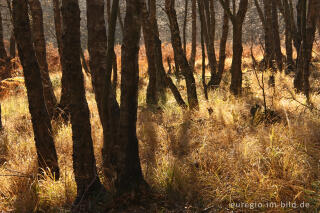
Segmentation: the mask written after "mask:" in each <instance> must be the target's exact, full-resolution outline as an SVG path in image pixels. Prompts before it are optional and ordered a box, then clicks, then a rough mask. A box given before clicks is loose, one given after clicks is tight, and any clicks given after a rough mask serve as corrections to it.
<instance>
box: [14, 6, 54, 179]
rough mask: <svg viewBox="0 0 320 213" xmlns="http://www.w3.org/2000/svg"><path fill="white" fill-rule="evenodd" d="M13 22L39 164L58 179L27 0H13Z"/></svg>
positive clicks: (50, 128)
mask: <svg viewBox="0 0 320 213" xmlns="http://www.w3.org/2000/svg"><path fill="white" fill-rule="evenodd" d="M13 23H14V33H15V38H16V40H17V43H18V52H19V57H20V61H21V64H22V67H23V74H24V77H25V85H26V88H27V96H28V102H29V111H30V114H31V121H32V127H33V132H34V139H35V143H36V149H37V156H38V164H39V167H40V168H42V169H44V170H46V169H47V168H49V169H50V171H51V172H52V173H54V175H55V178H56V179H59V176H60V173H59V166H58V159H57V153H56V149H55V146H54V141H53V137H52V135H51V133H52V127H51V122H50V117H49V114H48V112H47V110H46V106H45V100H44V97H43V86H42V83H41V82H42V81H41V73H40V67H39V64H38V62H37V58H36V55H35V50H34V48H33V44H32V38H31V29H30V22H29V17H28V3H27V0H14V1H13Z"/></svg>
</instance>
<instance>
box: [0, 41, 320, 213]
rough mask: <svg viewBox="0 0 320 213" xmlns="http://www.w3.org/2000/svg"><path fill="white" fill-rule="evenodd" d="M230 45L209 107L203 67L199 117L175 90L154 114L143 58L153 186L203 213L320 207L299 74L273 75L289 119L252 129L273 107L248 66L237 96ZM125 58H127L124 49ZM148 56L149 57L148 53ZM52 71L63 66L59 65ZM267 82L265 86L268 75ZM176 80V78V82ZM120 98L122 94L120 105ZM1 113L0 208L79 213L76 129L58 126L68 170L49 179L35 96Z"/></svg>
mask: <svg viewBox="0 0 320 213" xmlns="http://www.w3.org/2000/svg"><path fill="white" fill-rule="evenodd" d="M163 48H164V59H165V58H166V57H168V56H171V57H172V56H173V55H172V50H171V47H170V45H167V44H164V45H163ZM188 48H190V47H189V46H188ZM228 48H229V49H228V51H227V55H228V57H229V58H228V59H227V61H226V64H227V65H226V67H227V71H226V72H225V75H224V79H223V82H222V85H221V88H219V89H217V90H216V91H210V92H209V101H207V100H205V98H204V95H203V87H202V84H201V81H200V80H201V77H200V73H201V70H200V68H201V66H197V65H196V67H199V70H197V72H196V79H197V85H198V86H197V92H198V97H199V102H200V109H199V111H195V112H189V111H187V110H184V109H181V108H180V107H179V106H178V105H177V104H176V102H175V100H174V98H173V97H172V95H171V93H170V91H169V90H168V94H167V97H168V101H167V103H166V104H165V105H163V106H162V107H161V108H162V109H161V111H158V112H156V113H154V111H152V110H150V109H148V108H146V104H145V97H146V96H145V94H146V86H147V83H148V80H147V78H146V76H147V75H146V72H147V70H146V69H147V61H146V59H145V58H141V61H140V66H141V67H142V68H141V70H142V71H141V75H140V83H139V86H140V92H139V109H138V122H137V134H138V139H139V145H140V158H141V163H142V168H143V174H144V176H145V179H146V180H147V181H148V183H149V184H150V186H152V189H153V190H154V191H156V192H157V193H158V194H160V195H161V196H163V198H164V199H166V200H168V201H170V202H177V203H179V202H182V203H188V205H192V206H197V207H198V208H199V209H204V208H205V207H208V206H217V207H218V206H221V208H222V209H221V210H222V211H223V210H224V208H226V207H228V204H229V203H230V202H248V203H249V202H281V201H284V202H289V201H292V202H293V201H296V202H298V203H299V202H303V201H304V202H308V203H310V205H311V207H310V209H309V210H315V209H317V208H319V206H320V197H319V194H320V193H319V192H320V179H319V175H320V170H319V168H320V167H319V166H320V164H319V162H320V161H319V160H320V152H319V150H320V131H319V129H320V117H319V112H318V111H317V110H313V111H310V110H309V109H307V108H306V107H304V106H302V105H301V104H300V103H303V104H305V103H306V100H305V97H304V96H303V95H296V94H294V92H293V91H294V89H293V88H292V80H293V79H292V76H286V75H285V74H283V73H280V72H279V73H277V74H276V76H275V77H276V87H275V88H272V87H269V86H268V84H267V82H268V78H269V76H270V75H271V73H270V72H269V71H267V72H265V73H264V78H265V79H264V82H265V89H266V102H267V106H268V108H269V109H271V110H273V111H275V112H276V113H277V114H278V115H279V116H280V117H281V120H280V121H278V122H276V123H268V122H260V123H257V124H256V123H254V122H252V115H251V114H250V109H251V107H253V106H254V105H255V104H260V105H262V104H263V97H262V90H261V89H260V87H259V85H258V81H257V79H256V77H255V75H254V73H253V72H252V71H251V70H250V67H247V68H244V70H246V71H245V72H244V83H243V86H244V94H243V97H240V98H235V97H233V96H232V95H231V94H230V92H229V85H228V82H230V80H229V79H230V74H229V72H228V68H229V67H230V64H231V60H230V56H231V53H230V47H228ZM188 51H189V49H188ZM255 51H256V52H255V53H256V54H257V58H259V57H260V58H261V55H259V52H258V49H256V50H255ZM116 53H117V54H120V52H119V47H117V48H116ZM55 54H57V53H55ZM140 54H141V55H140V56H141V57H143V55H144V53H143V51H142V52H141V53H140ZM200 54H201V53H200V50H198V56H197V61H196V63H197V64H199V65H201V57H200ZM244 55H245V56H246V57H245V58H244V62H245V63H247V64H250V63H251V61H250V58H248V57H249V55H248V53H245V54H244ZM119 58H120V57H118V63H119V67H120V60H119ZM55 60H56V59H55ZM49 64H50V67H55V66H57V64H56V62H50V63H49ZM165 65H167V64H166V63H165ZM166 69H167V66H166ZM119 70H120V69H119ZM207 72H208V73H209V70H208V71H207ZM258 76H259V78H260V79H261V73H258ZM51 78H52V81H53V85H54V87H55V92H56V95H57V96H58V97H59V95H60V86H61V84H60V83H59V82H60V79H61V75H60V74H59V73H56V72H53V73H51ZM119 79H120V76H119ZM172 79H173V80H175V79H174V77H173V76H172ZM119 82H120V81H119ZM311 82H312V83H313V85H312V86H314V85H316V83H317V82H316V81H315V80H314V79H312V81H311ZM85 85H86V89H87V93H86V96H87V99H88V105H89V108H90V111H91V113H90V116H91V125H92V136H93V141H94V150H95V155H96V159H97V166H98V170H99V174H100V173H101V166H102V163H101V162H102V161H101V148H102V128H101V124H100V120H99V116H98V112H97V106H96V102H95V97H94V93H93V90H92V86H91V79H90V77H88V76H86V77H85ZM183 88H185V83H184V81H183V80H182V81H181V82H180V86H179V89H180V91H181V94H182V96H183V97H184V99H185V100H186V91H185V89H183ZM119 93H120V92H119V90H118V99H119V97H120V96H119ZM292 95H294V97H292ZM311 101H312V103H313V105H314V107H317V108H319V105H320V96H319V95H318V94H317V93H314V94H312V96H311ZM299 102H300V103H299ZM1 106H2V119H3V123H4V126H5V130H4V133H3V134H2V135H1V136H0V152H1V153H0V159H4V161H3V162H4V163H1V164H0V210H3V211H11V210H13V211H15V212H33V211H44V212H59V211H60V212H63V211H65V210H68V209H70V206H71V204H72V201H73V199H74V197H75V195H76V185H75V182H74V175H73V168H72V131H71V125H70V124H63V125H61V124H56V123H54V124H53V136H54V139H55V144H56V148H57V153H58V157H59V166H60V170H61V178H60V180H59V181H53V180H52V177H50V175H48V174H44V175H43V176H42V177H39V176H37V175H36V171H37V168H36V161H37V160H36V152H35V145H34V139H33V132H32V126H31V121H30V115H29V110H28V102H27V99H26V95H25V93H20V94H17V95H15V96H11V97H6V98H4V99H3V100H2V101H1ZM0 162H1V161H0ZM158 209H159V210H158V212H167V211H166V210H165V209H164V208H161V206H159V208H158ZM264 211H270V212H272V211H274V209H264ZM283 211H290V210H289V209H283Z"/></svg>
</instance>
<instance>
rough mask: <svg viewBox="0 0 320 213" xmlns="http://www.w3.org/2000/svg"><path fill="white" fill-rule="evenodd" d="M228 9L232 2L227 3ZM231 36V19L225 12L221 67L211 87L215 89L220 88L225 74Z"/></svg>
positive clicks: (227, 0) (221, 42)
mask: <svg viewBox="0 0 320 213" xmlns="http://www.w3.org/2000/svg"><path fill="white" fill-rule="evenodd" d="M225 3H226V6H227V8H230V0H226V1H225ZM228 35H229V17H228V14H227V12H226V11H224V15H223V26H222V35H221V39H220V50H219V66H218V73H217V75H216V77H215V78H214V79H212V83H211V85H212V86H214V87H215V88H217V87H219V85H220V83H221V80H222V74H223V72H224V67H225V60H226V46H227V40H228Z"/></svg>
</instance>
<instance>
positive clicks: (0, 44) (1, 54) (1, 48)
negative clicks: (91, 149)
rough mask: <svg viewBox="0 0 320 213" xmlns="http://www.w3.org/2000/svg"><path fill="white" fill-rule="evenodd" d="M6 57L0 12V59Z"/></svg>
mask: <svg viewBox="0 0 320 213" xmlns="http://www.w3.org/2000/svg"><path fill="white" fill-rule="evenodd" d="M7 57H8V55H7V51H6V48H5V47H4V41H3V27H2V15H1V12H0V59H3V60H5V59H6V58H7Z"/></svg>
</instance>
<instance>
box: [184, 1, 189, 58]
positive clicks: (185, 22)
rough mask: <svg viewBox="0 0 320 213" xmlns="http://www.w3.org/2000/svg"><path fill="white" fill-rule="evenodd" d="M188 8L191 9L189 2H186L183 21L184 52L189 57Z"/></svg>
mask: <svg viewBox="0 0 320 213" xmlns="http://www.w3.org/2000/svg"><path fill="white" fill-rule="evenodd" d="M188 7H189V0H185V3H184V19H183V30H182V34H183V52H184V54H185V55H187V32H186V31H187V24H188Z"/></svg>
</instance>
